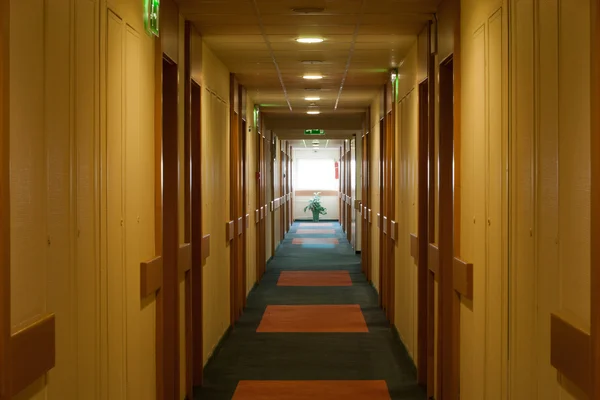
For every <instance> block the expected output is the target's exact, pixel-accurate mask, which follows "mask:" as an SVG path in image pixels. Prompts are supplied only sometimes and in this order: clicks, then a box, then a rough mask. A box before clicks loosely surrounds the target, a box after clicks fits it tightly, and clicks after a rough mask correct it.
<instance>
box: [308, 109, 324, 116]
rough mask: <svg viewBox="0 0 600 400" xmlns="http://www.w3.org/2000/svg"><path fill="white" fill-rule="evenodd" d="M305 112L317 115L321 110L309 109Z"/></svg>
mask: <svg viewBox="0 0 600 400" xmlns="http://www.w3.org/2000/svg"><path fill="white" fill-rule="evenodd" d="M306 113H307V114H310V115H317V114H321V111H316V110H311V111H307V112H306Z"/></svg>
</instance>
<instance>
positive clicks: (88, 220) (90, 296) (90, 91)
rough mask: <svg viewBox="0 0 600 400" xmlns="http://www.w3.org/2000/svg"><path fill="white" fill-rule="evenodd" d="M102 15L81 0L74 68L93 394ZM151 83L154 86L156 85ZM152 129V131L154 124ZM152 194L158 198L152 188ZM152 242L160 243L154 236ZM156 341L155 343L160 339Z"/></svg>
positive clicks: (83, 312)
mask: <svg viewBox="0 0 600 400" xmlns="http://www.w3.org/2000/svg"><path fill="white" fill-rule="evenodd" d="M99 20H100V17H99V7H98V5H97V4H95V3H93V2H89V1H85V0H78V1H76V2H75V27H74V32H75V35H76V37H77V38H78V40H76V41H75V48H74V52H75V58H74V69H75V71H76V77H75V82H74V83H75V89H74V102H75V104H77V107H76V112H75V139H74V140H75V144H76V149H77V157H76V162H77V174H76V179H77V181H76V187H77V192H76V194H77V198H76V201H77V207H76V209H77V216H76V218H77V229H78V233H79V234H78V238H77V245H76V246H77V247H76V254H77V258H76V261H75V262H76V264H77V274H76V275H77V283H76V288H77V304H78V306H77V319H76V320H77V368H78V372H79V374H78V379H77V392H78V393H87V395H88V396H89V398H90V400H96V399H98V398H99V397H100V376H99V371H98V369H97V365H98V364H99V363H100V354H99V349H98V346H97V343H98V342H99V340H100V323H99V321H100V312H99V308H100V298H99V296H98V293H99V288H100V282H99V279H98V273H97V271H98V268H99V259H98V256H99V255H98V248H99V243H98V237H99V236H100V235H99V213H98V212H97V207H98V202H97V199H98V195H99V188H98V186H97V184H96V183H95V182H96V178H97V174H98V170H99V168H98V165H99V161H98V157H97V154H98V150H99V148H98V138H99V135H100V119H99V113H98V110H97V106H98V104H99V94H100V90H99V87H98V82H99V80H98V77H99V70H98V68H91V65H96V64H98V63H99V62H100V58H99V48H100V40H99V39H100V35H99V29H98V21H99ZM151 66H152V65H151ZM150 89H151V90H153V88H152V86H151V87H150ZM148 98H149V100H150V101H151V102H152V101H153V99H152V96H148ZM150 109H151V108H150ZM148 131H149V132H151V133H152V129H149V130H148ZM150 136H151V137H153V136H152V135H150ZM151 151H152V150H151ZM146 165H148V164H146ZM151 170H152V168H151ZM152 190H153V188H152ZM146 193H147V191H146ZM150 193H153V192H152V191H151V192H150ZM150 197H151V199H152V194H150ZM144 217H145V215H144ZM150 221H151V222H152V228H150V229H149V231H150V232H151V233H152V234H153V233H154V229H153V227H154V223H153V222H154V221H153V219H151V220H150ZM150 243H152V244H153V243H154V237H153V236H152V237H151V239H150ZM149 308H150V307H149ZM153 325H154V324H153V323H152V326H153ZM148 336H153V335H148ZM151 342H152V347H154V342H153V341H151ZM150 354H152V353H150ZM150 364H152V363H150ZM146 365H148V364H146Z"/></svg>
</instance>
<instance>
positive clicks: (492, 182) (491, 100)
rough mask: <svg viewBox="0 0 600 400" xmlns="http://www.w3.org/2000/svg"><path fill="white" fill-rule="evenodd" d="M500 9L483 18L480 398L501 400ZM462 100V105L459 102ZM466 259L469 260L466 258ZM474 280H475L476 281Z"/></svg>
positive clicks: (503, 136) (504, 142)
mask: <svg viewBox="0 0 600 400" xmlns="http://www.w3.org/2000/svg"><path fill="white" fill-rule="evenodd" d="M504 12H505V9H504V8H502V9H500V10H498V11H497V12H495V13H494V14H493V15H492V16H491V17H490V18H489V20H488V32H489V35H488V39H487V48H488V63H487V65H488V70H487V83H486V88H487V96H488V97H487V103H488V116H487V119H488V137H487V165H488V168H487V178H486V184H487V193H486V197H487V221H482V223H483V224H484V226H486V227H487V229H486V234H487V237H486V240H487V253H486V257H487V259H486V266H487V270H486V285H485V291H486V297H485V307H486V311H485V334H486V340H485V354H486V357H485V365H484V368H485V374H484V375H485V397H486V398H488V399H490V400H500V399H502V396H503V394H504V393H506V389H507V388H506V384H505V378H504V377H505V373H506V365H507V360H506V357H505V355H506V351H503V350H505V349H506V341H505V340H506V339H507V332H506V330H507V325H506V324H505V322H504V315H505V310H506V305H507V293H506V289H505V288H506V276H507V265H508V257H507V251H506V250H507V244H508V242H507V240H506V235H505V234H504V224H505V222H504V221H505V220H506V219H507V217H508V212H507V211H508V201H507V200H508V198H507V196H506V193H507V191H506V184H507V180H506V176H505V171H506V167H507V162H506V158H507V152H506V148H507V146H508V135H507V130H506V126H507V124H506V121H507V118H506V116H507V114H506V111H507V107H506V102H505V99H506V97H505V96H504V95H503V91H504V89H503V87H502V85H503V84H507V82H508V81H507V80H506V79H505V75H504V74H505V73H506V72H507V70H508V68H507V66H508V63H507V62H506V60H507V58H506V57H505V52H504V48H503V42H504V38H505V34H506V29H505V25H504V24H505V18H504V14H503V13H504ZM463 104H464V103H463ZM469 261H470V262H474V261H471V260H469ZM478 284H479V283H478Z"/></svg>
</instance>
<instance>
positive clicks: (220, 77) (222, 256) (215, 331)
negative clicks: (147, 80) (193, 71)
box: [202, 44, 230, 362]
mask: <svg viewBox="0 0 600 400" xmlns="http://www.w3.org/2000/svg"><path fill="white" fill-rule="evenodd" d="M202 71H203V86H202V207H203V209H202V210H203V221H202V225H203V226H202V229H203V232H204V234H210V235H211V239H210V257H208V259H207V262H206V265H205V266H204V272H203V275H202V278H203V317H204V321H203V332H204V361H205V362H206V361H207V360H208V357H209V356H210V355H211V354H212V352H213V350H214V348H215V346H216V345H217V343H218V342H219V340H220V338H221V336H222V335H223V333H225V331H226V330H227V328H228V327H229V323H230V296H229V292H230V280H229V279H230V278H229V275H230V268H229V265H230V263H229V257H230V248H229V243H228V242H227V241H226V230H225V224H226V223H227V221H229V220H230V218H229V191H230V188H229V169H230V166H229V100H228V99H229V71H228V70H227V68H226V67H225V65H223V63H222V62H221V61H220V60H219V59H218V58H217V57H216V56H215V55H214V53H213V52H212V50H211V49H210V48H209V47H208V46H207V45H206V44H204V45H203V52H202Z"/></svg>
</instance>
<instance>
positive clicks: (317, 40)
mask: <svg viewBox="0 0 600 400" xmlns="http://www.w3.org/2000/svg"><path fill="white" fill-rule="evenodd" d="M296 42H298V43H308V44H313V43H321V42H323V39H322V38H298V39H296Z"/></svg>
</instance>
